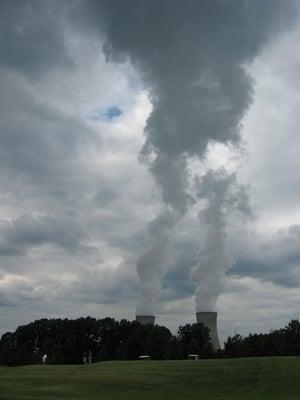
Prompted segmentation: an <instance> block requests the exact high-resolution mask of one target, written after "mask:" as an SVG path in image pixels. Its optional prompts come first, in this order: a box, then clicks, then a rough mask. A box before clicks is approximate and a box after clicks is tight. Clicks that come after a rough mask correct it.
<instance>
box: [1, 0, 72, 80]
mask: <svg viewBox="0 0 300 400" xmlns="http://www.w3.org/2000/svg"><path fill="white" fill-rule="evenodd" d="M65 6H66V3H65V2H64V1H56V0H54V1H39V0H28V1H27V0H23V1H17V0H2V1H1V4H0V15H1V21H0V49H1V52H0V65H1V64H2V66H3V67H5V68H7V69H12V70H15V71H17V72H19V73H21V74H24V75H25V76H27V77H29V78H31V79H35V78H40V77H41V76H42V75H43V73H45V72H47V71H49V70H51V69H52V68H62V67H70V66H72V60H71V59H70V57H69V56H68V52H67V49H66V46H65V43H64V33H63V24H64V23H66V20H65V18H64V17H65V16H66V13H65V11H66V10H65V9H66V7H65Z"/></svg>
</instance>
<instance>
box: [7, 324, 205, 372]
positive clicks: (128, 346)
mask: <svg viewBox="0 0 300 400" xmlns="http://www.w3.org/2000/svg"><path fill="white" fill-rule="evenodd" d="M89 352H91V353H92V354H93V361H94V362H97V361H106V360H136V359H137V358H138V357H139V356H141V355H148V356H150V358H151V359H154V360H164V359H181V358H187V356H188V354H190V353H193V354H199V355H200V356H201V357H209V356H211V355H212V349H211V345H210V341H209V330H208V329H207V328H206V327H204V326H203V325H202V324H187V325H185V326H181V327H180V328H179V330H178V333H177V335H175V336H174V335H172V334H171V332H170V331H169V329H167V328H165V327H164V326H159V325H141V324H140V323H139V322H136V321H133V322H130V321H126V320H121V321H116V320H114V319H112V318H104V319H100V320H97V319H95V318H91V317H87V318H78V319H76V320H71V319H40V320H37V321H34V322H32V323H29V324H27V325H23V326H19V327H18V328H17V329H16V331H15V332H13V333H11V332H7V333H5V334H4V335H3V336H2V338H1V340H0V364H2V365H23V364H32V363H38V362H40V361H41V359H42V357H43V355H44V354H47V360H48V362H50V363H53V364H78V363H82V361H83V356H84V354H88V353H89Z"/></svg>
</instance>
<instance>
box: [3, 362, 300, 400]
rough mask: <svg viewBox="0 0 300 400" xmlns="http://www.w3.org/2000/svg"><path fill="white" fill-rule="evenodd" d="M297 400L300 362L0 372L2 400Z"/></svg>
mask: <svg viewBox="0 0 300 400" xmlns="http://www.w3.org/2000/svg"><path fill="white" fill-rule="evenodd" d="M299 398H300V357H290V358H284V357H282V358H251V359H232V360H200V361H128V362H122V361H119V362H118V361H114V362H102V363H97V364H93V365H90V366H89V365H87V366H85V365H75V366H74V365H72V366H70V365H65V366H62V365H60V366H51V365H47V366H42V365H39V366H38V365H36V366H26V367H17V368H7V367H0V399H1V400H36V399H39V400H46V399H47V400H49V399H53V400H54V399H55V400H65V399H70V400H71V399H72V400H76V399H84V400H89V399H94V400H98V399H99V400H100V399H101V400H175V399H176V400H179V399H197V400H199V399H205V400H212V399H226V400H227V399H228V400H229V399H230V400H237V399H238V400H249V399H264V400H267V399H270V400H277V399H285V400H286V399H293V400H295V399H299Z"/></svg>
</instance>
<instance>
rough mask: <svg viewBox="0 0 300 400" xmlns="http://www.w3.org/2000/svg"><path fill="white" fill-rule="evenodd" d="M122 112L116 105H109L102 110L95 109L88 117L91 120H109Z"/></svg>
mask: <svg viewBox="0 0 300 400" xmlns="http://www.w3.org/2000/svg"><path fill="white" fill-rule="evenodd" d="M122 114H123V111H122V110H121V109H120V108H119V107H118V106H111V107H108V108H106V109H104V110H95V111H94V112H93V113H92V115H91V117H90V118H91V119H92V120H93V121H99V120H102V121H111V120H112V119H114V118H117V117H119V116H120V115H122Z"/></svg>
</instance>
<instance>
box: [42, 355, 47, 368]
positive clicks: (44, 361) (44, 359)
mask: <svg viewBox="0 0 300 400" xmlns="http://www.w3.org/2000/svg"><path fill="white" fill-rule="evenodd" d="M47 358H48V356H47V354H44V355H43V357H42V363H43V364H44V365H46V364H47Z"/></svg>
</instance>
